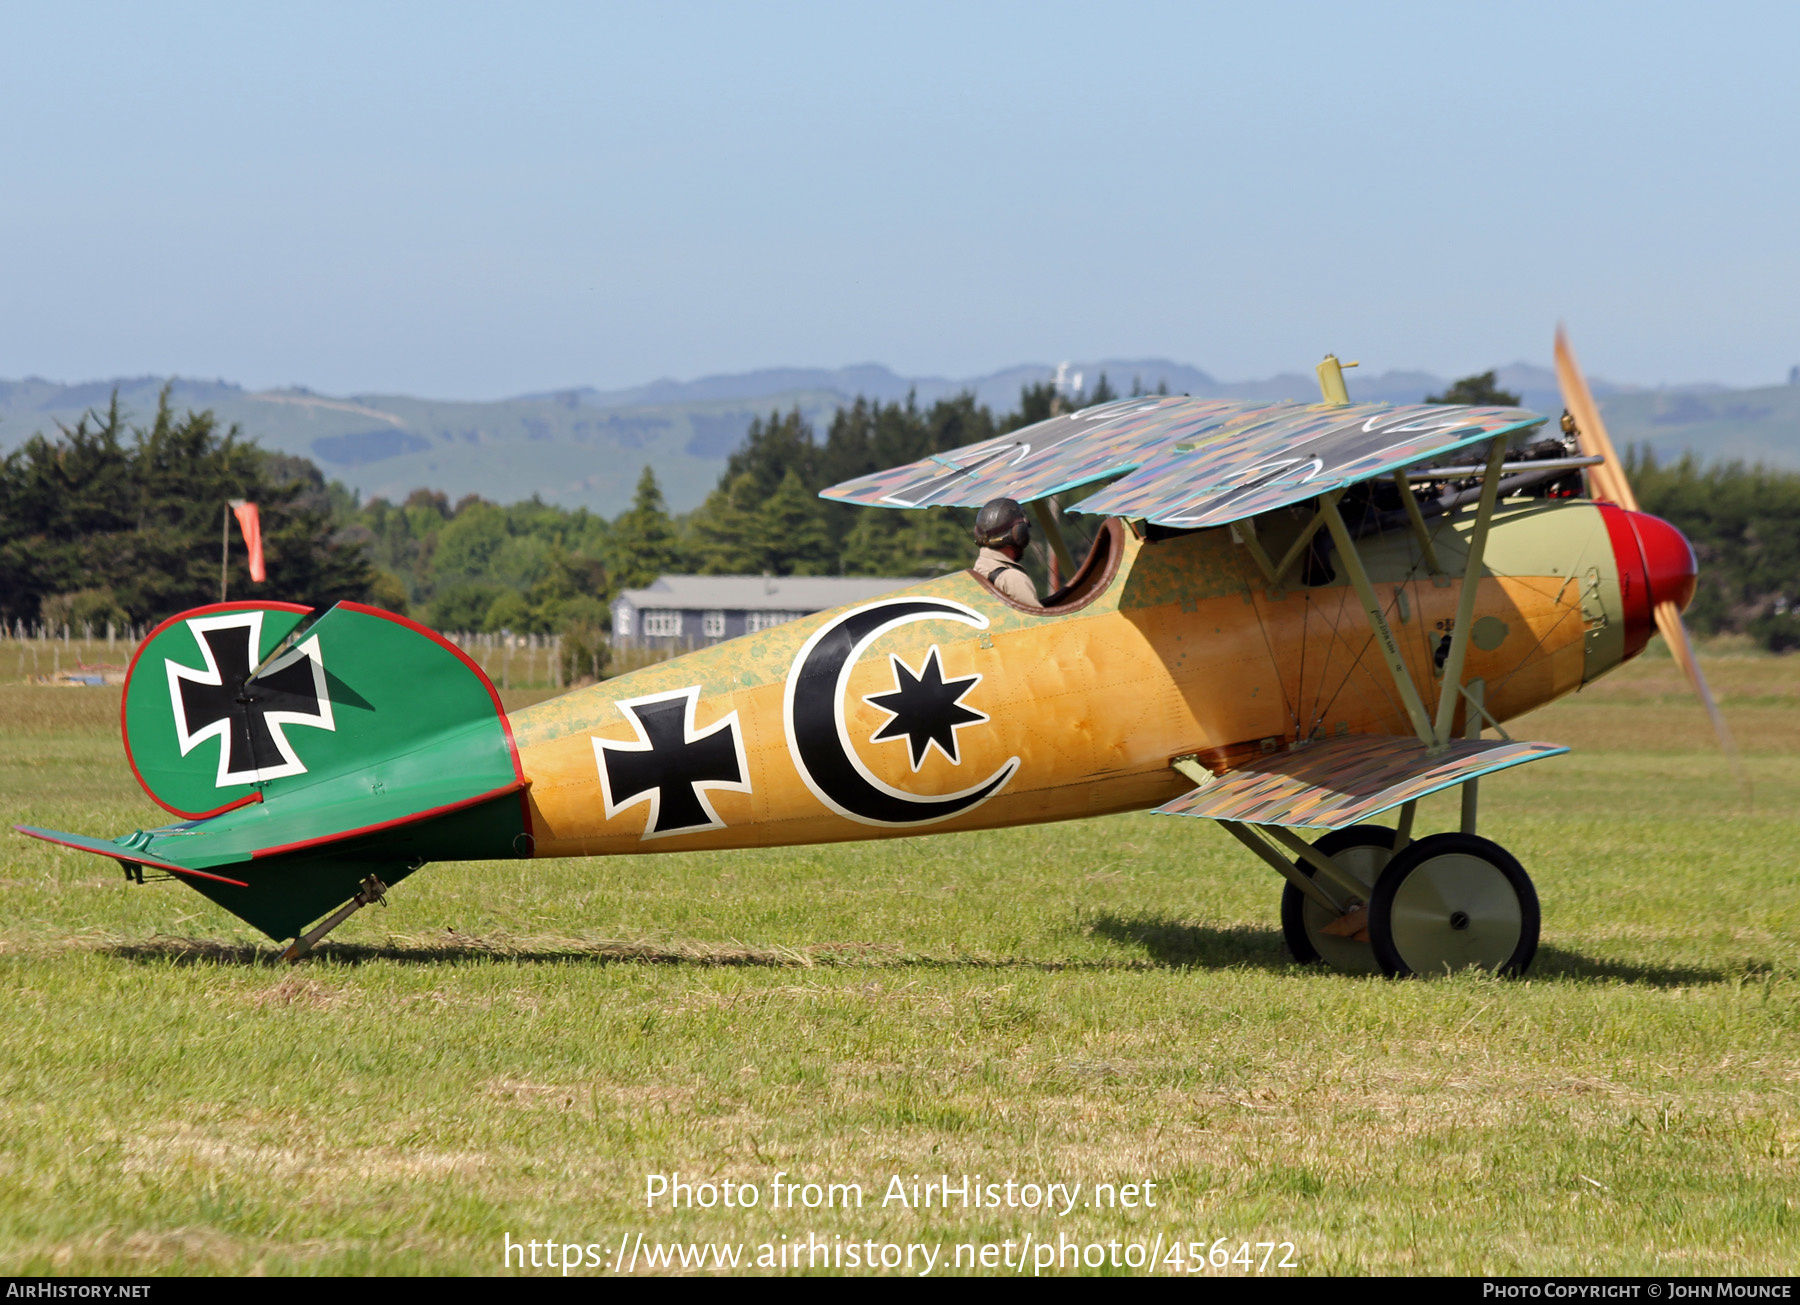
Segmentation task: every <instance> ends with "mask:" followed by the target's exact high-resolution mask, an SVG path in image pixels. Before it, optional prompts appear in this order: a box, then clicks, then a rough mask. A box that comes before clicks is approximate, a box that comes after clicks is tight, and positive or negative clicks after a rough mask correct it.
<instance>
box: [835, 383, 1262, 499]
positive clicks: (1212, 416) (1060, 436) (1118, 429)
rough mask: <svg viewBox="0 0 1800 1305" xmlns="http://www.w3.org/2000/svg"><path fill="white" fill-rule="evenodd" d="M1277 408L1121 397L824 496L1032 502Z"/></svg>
mask: <svg viewBox="0 0 1800 1305" xmlns="http://www.w3.org/2000/svg"><path fill="white" fill-rule="evenodd" d="M1270 406H1271V405H1269V404H1267V403H1246V402H1241V401H1234V400H1226V399H1184V398H1169V397H1166V396H1151V397H1149V398H1141V399H1121V400H1119V401H1118V402H1116V403H1103V404H1100V405H1098V406H1096V407H1092V408H1084V409H1082V410H1081V411H1080V412H1071V413H1067V414H1065V415H1064V416H1061V417H1052V418H1051V419H1050V420H1049V421H1040V422H1038V423H1037V424H1036V425H1034V426H1027V427H1025V428H1024V429H1023V430H1017V431H1013V432H1012V433H1011V434H1009V435H1001V436H999V437H997V438H995V439H991V440H983V441H981V442H980V443H979V444H966V445H964V446H963V447H962V448H960V449H952V450H951V451H950V452H948V453H938V454H933V455H932V456H931V457H929V458H921V459H920V460H919V461H917V462H909V463H907V464H906V465H905V466H903V467H894V468H891V469H890V470H887V471H878V472H876V473H874V474H873V475H869V476H860V477H858V478H857V479H855V480H846V481H845V482H844V483H843V484H841V485H833V486H832V487H831V488H830V489H827V490H823V491H821V495H820V496H821V497H822V498H829V499H836V500H838V501H839V502H842V503H861V504H863V505H865V506H867V507H901V508H924V507H980V506H981V505H982V504H983V503H986V502H987V501H988V500H989V499H991V498H1001V497H1005V498H1015V499H1018V500H1019V501H1020V502H1021V503H1028V502H1030V501H1031V500H1032V499H1037V498H1045V497H1047V496H1049V495H1051V494H1058V493H1061V492H1062V491H1063V490H1067V489H1075V488H1077V487H1078V486H1081V485H1088V484H1092V483H1093V482H1094V481H1096V480H1104V479H1105V478H1106V477H1108V476H1116V475H1118V474H1119V473H1120V472H1122V471H1130V470H1131V469H1133V468H1134V467H1138V466H1141V465H1143V463H1144V461H1145V459H1147V458H1149V457H1151V456H1152V455H1154V454H1155V453H1156V451H1157V450H1158V449H1161V448H1163V447H1165V446H1166V445H1169V444H1172V443H1177V442H1180V441H1183V440H1186V439H1191V438H1193V437H1194V436H1196V435H1197V434H1199V433H1200V432H1201V431H1204V430H1210V429H1212V428H1213V427H1214V426H1216V425H1217V424H1218V423H1219V422H1221V421H1223V420H1224V419H1226V418H1227V417H1231V416H1235V415H1239V414H1242V413H1245V412H1250V411H1263V410H1266V409H1268V408H1270ZM1285 406H1286V407H1288V408H1292V407H1293V405H1291V404H1289V405H1285Z"/></svg>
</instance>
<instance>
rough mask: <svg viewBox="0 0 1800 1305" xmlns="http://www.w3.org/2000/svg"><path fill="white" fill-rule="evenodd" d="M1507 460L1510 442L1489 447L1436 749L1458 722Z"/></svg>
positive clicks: (1446, 669) (1443, 691)
mask: <svg viewBox="0 0 1800 1305" xmlns="http://www.w3.org/2000/svg"><path fill="white" fill-rule="evenodd" d="M1505 461H1506V441H1505V440H1504V439H1496V440H1495V441H1494V442H1493V444H1492V445H1490V446H1489V448H1488V460H1487V470H1486V471H1485V472H1484V473H1483V475H1482V481H1481V504H1480V506H1479V507H1477V508H1476V509H1475V528H1474V529H1473V530H1472V531H1470V532H1469V559H1468V564H1467V565H1466V566H1465V567H1464V568H1463V587H1462V592H1461V593H1460V594H1458V595H1457V596H1456V624H1455V625H1453V626H1451V627H1450V655H1449V656H1447V657H1445V658H1444V687H1443V688H1442V689H1441V690H1439V691H1438V707H1437V729H1436V731H1435V746H1436V747H1437V748H1440V749H1441V748H1443V747H1444V746H1445V745H1446V744H1448V743H1449V742H1450V726H1451V724H1452V723H1453V722H1454V721H1455V719H1456V700H1457V698H1458V697H1459V696H1461V690H1462V673H1463V661H1464V659H1465V658H1466V657H1467V656H1468V654H1469V627H1470V625H1471V624H1473V622H1474V620H1475V595H1476V592H1477V591H1478V590H1479V589H1480V587H1481V562H1482V557H1483V555H1484V554H1485V553H1486V552H1487V537H1488V527H1489V526H1490V525H1492V524H1493V522H1494V504H1495V503H1496V502H1497V501H1498V500H1499V497H1500V464H1501V463H1503V462H1505ZM1427 741H1428V742H1430V741H1431V740H1427Z"/></svg>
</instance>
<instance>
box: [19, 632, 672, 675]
mask: <svg viewBox="0 0 1800 1305" xmlns="http://www.w3.org/2000/svg"><path fill="white" fill-rule="evenodd" d="M153 628H154V627H153V626H151V625H148V624H144V625H114V624H112V623H111V622H108V623H107V624H106V625H105V626H103V627H98V628H96V627H95V626H93V625H91V624H88V623H85V622H84V623H81V624H77V625H70V624H64V625H61V626H50V625H45V624H43V623H42V622H30V623H28V622H25V621H15V622H13V623H12V625H10V626H7V625H4V624H0V680H10V681H13V682H15V683H24V684H56V685H66V686H83V685H105V684H123V683H124V682H125V673H126V671H127V670H129V669H130V666H131V659H132V658H133V657H134V656H135V655H136V653H137V650H138V645H139V644H140V643H142V642H143V639H144V637H145V636H146V635H148V634H149V633H150V631H151V630H152V629H153ZM443 637H444V638H445V639H447V640H448V641H449V642H451V643H453V644H455V645H456V647H458V648H459V649H461V650H462V651H463V653H464V654H466V655H467V656H468V658H469V660H470V661H472V662H474V663H475V664H476V665H477V666H479V667H481V670H482V673H483V674H484V675H486V676H487V677H488V679H490V680H492V681H493V682H494V684H495V685H496V686H497V687H498V688H501V689H506V690H512V689H521V690H532V689H552V690H556V689H567V688H573V687H575V686H576V685H580V684H584V683H585V684H591V683H593V682H595V681H597V680H601V679H606V678H610V677H611V676H615V675H622V674H624V673H625V672H626V671H632V670H636V669H637V668H638V667H640V666H647V665H649V664H650V663H652V662H659V661H663V660H665V659H666V658H667V657H668V656H669V655H670V650H666V649H644V648H613V647H611V646H610V645H609V644H608V643H606V642H604V641H602V642H599V643H589V642H578V643H572V642H568V641H565V640H564V638H563V636H562V635H560V634H506V633H494V634H490V633H486V632H482V631H470V630H463V631H452V632H446V633H445V634H444V636H443Z"/></svg>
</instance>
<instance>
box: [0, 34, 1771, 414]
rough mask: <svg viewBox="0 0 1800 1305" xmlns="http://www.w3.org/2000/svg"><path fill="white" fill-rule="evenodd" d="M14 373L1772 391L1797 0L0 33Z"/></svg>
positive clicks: (1, 305) (276, 380) (273, 381)
mask: <svg viewBox="0 0 1800 1305" xmlns="http://www.w3.org/2000/svg"><path fill="white" fill-rule="evenodd" d="M0 35H3V37H4V41H3V48H4V50H5V56H4V57H5V69H6V73H5V76H4V77H3V78H0V187H3V188H4V189H3V190H0V194H3V195H4V202H3V203H0V251H3V254H4V256H3V257H0V376H6V377H21V376H26V375H31V374H37V375H43V376H47V377H51V378H55V379H61V380H81V379H88V378H97V377H106V376H116V375H122V374H134V373H158V374H166V373H179V374H183V375H189V376H209V377H210V376H222V377H226V378H229V379H231V380H234V381H238V382H241V383H243V384H246V385H251V386H268V385H282V384H295V383H297V384H304V385H308V386H312V387H314V388H317V389H320V390H324V391H328V392H333V393H358V392H407V393H417V394H429V395H435V396H442V397H447V398H482V397H497V396H502V395H509V394H517V393H521V392H528V391H534V390H546V389H552V388H557V387H562V386H574V385H596V386H600V387H602V388H609V387H619V386H625V385H631V384H635V383H639V382H643V381H646V380H649V379H651V378H653V377H658V376H677V377H683V378H687V377H693V376H698V375H702V374H707V373H714V372H728V371H740V370H748V369H751V368H756V367H764V366H771V365H777V364H793V365H806V366H838V365H844V364H850V363H857V362H863V361H870V360H873V361H879V362H882V363H885V364H887V365H888V366H890V367H893V368H894V369H895V370H896V371H899V372H902V373H908V374H927V375H930V374H936V375H949V376H966V375H973V374H977V373H982V372H986V371H991V370H994V369H996V368H999V367H1003V366H1006V365H1008V364H1012V363H1017V362H1022V361H1028V360H1029V361H1040V362H1042V361H1049V362H1054V361H1055V360H1057V359H1059V358H1068V357H1108V356H1110V357H1142V356H1161V357H1172V358H1177V359H1180V360H1183V361H1186V362H1191V363H1194V364H1196V365H1198V366H1200V367H1203V368H1205V369H1207V370H1208V371H1210V372H1212V373H1213V374H1214V375H1216V376H1220V377H1225V378H1236V377H1247V376H1258V375H1267V374H1270V373H1273V372H1277V371H1282V370H1289V369H1294V368H1302V369H1304V368H1307V367H1309V366H1310V364H1311V363H1312V362H1313V361H1315V360H1316V359H1317V358H1318V356H1319V355H1320V354H1321V353H1323V352H1324V351H1325V350H1327V349H1331V350H1336V351H1338V352H1340V353H1342V354H1343V355H1344V356H1345V357H1354V358H1361V359H1362V360H1364V362H1365V363H1366V364H1368V365H1371V366H1374V367H1376V368H1378V369H1387V368H1420V369H1424V370H1428V371H1432V372H1435V373H1438V374H1440V375H1460V374H1464V373H1467V372H1469V371H1474V370H1480V369H1484V368H1486V367H1489V366H1493V365H1495V364H1497V363H1504V362H1509V361H1512V360H1514V359H1526V360H1530V361H1538V362H1541V361H1544V360H1546V359H1547V357H1548V353H1549V342H1550V335H1551V331H1552V329H1553V327H1554V325H1555V323H1556V321H1557V320H1558V319H1559V318H1562V319H1566V320H1567V321H1568V323H1569V325H1570V327H1571V329H1572V331H1573V332H1574V334H1575V339H1576V342H1577V345H1578V347H1579V348H1580V350H1581V353H1582V357H1583V361H1584V362H1585V363H1586V364H1587V365H1588V367H1589V368H1590V370H1592V371H1594V372H1596V373H1599V374H1603V375H1605V376H1608V377H1612V378H1614V379H1616V380H1620V381H1629V382H1640V383H1655V382H1681V381H1692V380H1717V381H1722V382H1725V383H1728V384H1733V385H1757V384H1770V383H1775V382H1777V381H1780V380H1783V379H1785V378H1786V375H1787V369H1788V367H1789V366H1790V365H1792V364H1794V363H1796V362H1800V330H1797V329H1796V318H1795V313H1794V308H1793V304H1794V301H1795V292H1796V288H1797V287H1796V281H1797V277H1796V273H1797V272H1800V252H1797V248H1796V240H1795V232H1796V229H1797V227H1800V223H1797V222H1796V217H1797V216H1800V214H1797V207H1800V206H1797V204H1796V199H1797V190H1800V170H1796V168H1795V167H1794V166H1793V155H1794V135H1795V128H1796V124H1800V112H1797V110H1800V79H1796V78H1795V77H1794V75H1793V62H1794V58H1795V51H1796V49H1800V9H1797V8H1795V7H1793V6H1787V5H1775V4H1743V5H1708V6H1672V5H1671V6H1661V5H1646V4H1641V3H1640V4H1630V5H1623V4H1621V5H1572V4H1567V3H1558V4H1542V5H1531V4H1510V5H1506V6H1494V7H1489V8H1478V7H1475V6H1446V5H1442V4H1420V5H1397V4H1388V5H1383V6H1380V7H1378V8H1371V7H1360V6H1345V5H1342V4H1321V5H1282V4H1261V5H1254V6H1250V5H1230V6H1226V5H1220V6H1198V5H1167V6H1165V5H1139V6H1109V7H1095V6H1091V5H1084V6H1074V5H1070V6H1056V5H1048V4H1031V5H999V4H983V5H966V4H961V5H955V4H941V5H940V4H909V5H883V6H879V7H877V6H846V5H814V6H807V5H785V6H782V7H781V8H779V9H774V8H769V7H760V6H758V7H752V6H742V7H727V6H722V5H721V6H706V5H682V4H659V5H655V6H649V5H638V6H620V7H602V6H595V5H534V6H517V5H512V6H498V5H494V6H485V7H481V6H464V7H450V6H446V5H442V4H433V5H417V6H404V5H399V4H384V5H380V6H367V5H353V6H350V5H346V6H330V5H321V4H310V5H307V6H296V7H291V8H289V9H287V10H285V11H276V10H272V9H266V8H261V7H257V8H252V7H250V6H227V5H221V6H217V7H213V6H204V5H196V4H176V3H169V4H161V5H157V6H154V7H148V6H146V7H130V6H123V5H121V6H116V7H115V6H77V5H65V4H57V5H42V6H34V7H22V6H13V5H9V6H6V7H4V8H0Z"/></svg>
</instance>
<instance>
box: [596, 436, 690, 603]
mask: <svg viewBox="0 0 1800 1305" xmlns="http://www.w3.org/2000/svg"><path fill="white" fill-rule="evenodd" d="M611 544H612V563H611V566H610V567H609V568H608V570H610V571H611V572H612V575H613V577H614V579H615V580H616V581H617V582H618V584H619V586H620V588H623V589H641V588H643V587H644V586H645V585H647V584H649V583H651V582H652V581H654V580H655V579H656V577H657V576H659V575H667V574H669V573H671V572H678V571H680V570H681V565H682V554H681V546H680V541H679V540H678V539H677V538H676V535H675V523H674V522H673V521H671V520H670V519H669V508H668V504H667V503H666V502H664V500H663V492H662V487H661V486H659V485H658V484H657V483H656V472H654V471H653V470H651V469H650V467H649V466H645V468H644V474H643V475H641V476H639V477H638V483H637V492H636V493H635V494H634V495H633V497H632V500H631V510H630V511H628V512H626V513H624V514H623V515H621V516H620V517H619V519H618V520H617V521H616V522H614V523H613V530H612V539H611Z"/></svg>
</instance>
